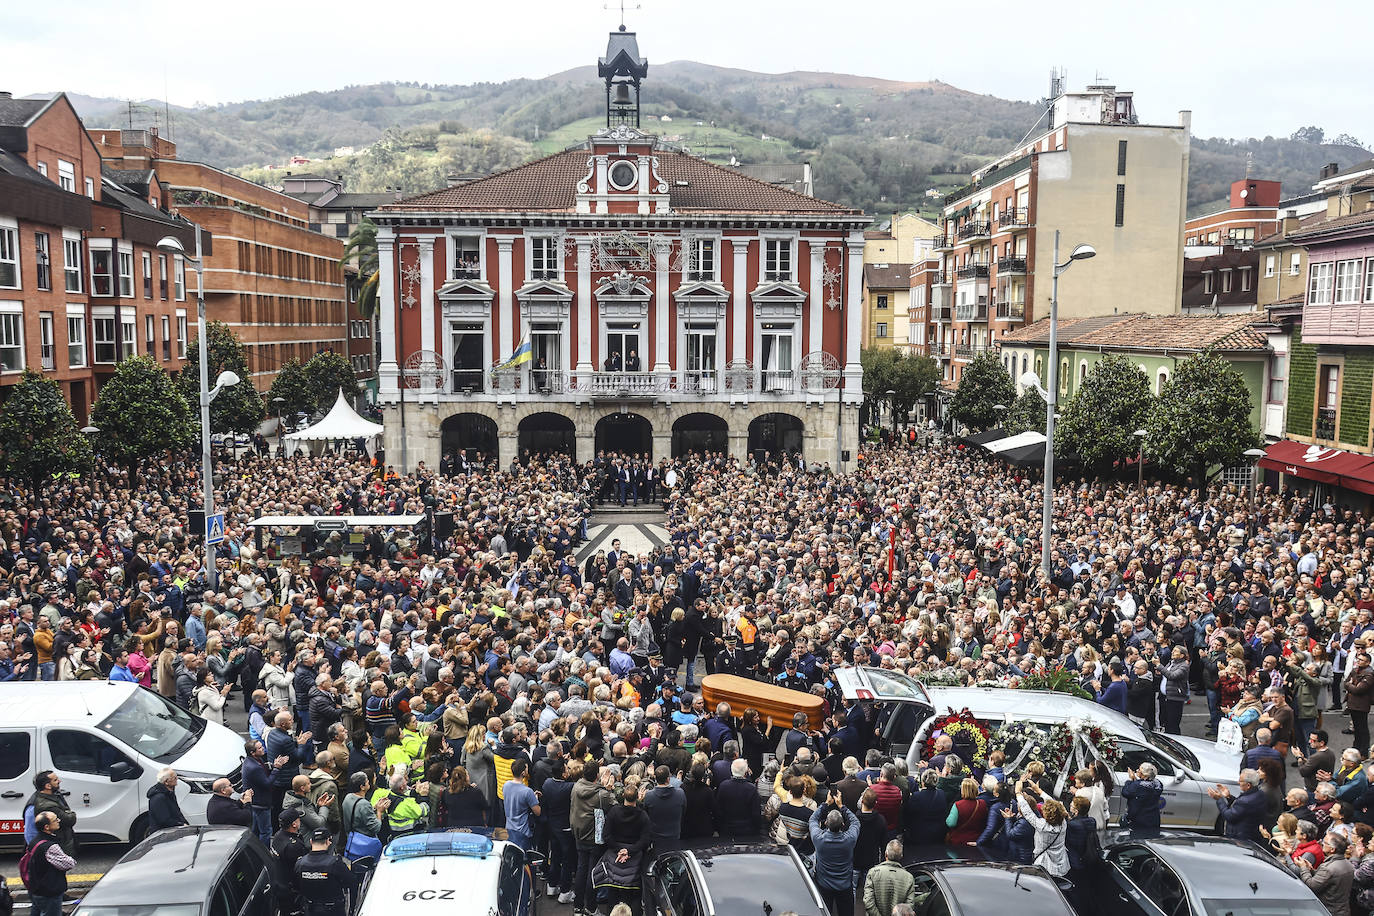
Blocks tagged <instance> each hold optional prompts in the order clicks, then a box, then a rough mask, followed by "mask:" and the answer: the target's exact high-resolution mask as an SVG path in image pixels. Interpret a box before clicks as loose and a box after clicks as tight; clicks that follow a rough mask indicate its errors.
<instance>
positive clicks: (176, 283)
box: [172, 254, 186, 302]
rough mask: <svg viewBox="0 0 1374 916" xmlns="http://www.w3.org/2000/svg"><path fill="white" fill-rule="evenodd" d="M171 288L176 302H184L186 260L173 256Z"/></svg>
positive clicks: (179, 256)
mask: <svg viewBox="0 0 1374 916" xmlns="http://www.w3.org/2000/svg"><path fill="white" fill-rule="evenodd" d="M172 287H173V289H174V290H175V291H176V301H178V302H185V301H186V259H185V258H183V257H182V256H181V255H179V254H178V255H173V265H172Z"/></svg>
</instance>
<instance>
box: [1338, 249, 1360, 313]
mask: <svg viewBox="0 0 1374 916" xmlns="http://www.w3.org/2000/svg"><path fill="white" fill-rule="evenodd" d="M1363 266H1364V265H1363V264H1362V263H1361V262H1360V260H1359V259H1358V258H1346V259H1344V260H1341V261H1337V262H1336V275H1335V281H1334V292H1333V300H1332V301H1334V302H1335V304H1336V305H1354V304H1356V303H1358V302H1359V301H1360V292H1361V290H1360V279H1361V274H1362V273H1363V271H1362V270H1361V268H1362V267H1363Z"/></svg>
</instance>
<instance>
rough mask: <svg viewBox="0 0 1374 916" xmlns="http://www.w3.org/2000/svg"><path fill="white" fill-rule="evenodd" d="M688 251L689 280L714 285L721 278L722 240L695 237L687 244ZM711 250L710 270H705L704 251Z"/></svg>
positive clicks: (712, 236)
mask: <svg viewBox="0 0 1374 916" xmlns="http://www.w3.org/2000/svg"><path fill="white" fill-rule="evenodd" d="M685 244H686V245H688V246H689V247H688V250H687V279H688V280H689V281H691V282H696V283H701V282H707V283H714V282H715V281H716V280H717V279H718V278H719V277H720V239H719V238H718V237H716V236H714V235H694V236H691V237H690V238H688V239H687V240H686V242H685ZM708 247H709V250H710V252H711V254H710V263H711V269H710V270H703V269H702V268H701V262H702V260H703V257H702V255H703V251H705V250H707V249H708Z"/></svg>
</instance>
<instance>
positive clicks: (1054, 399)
mask: <svg viewBox="0 0 1374 916" xmlns="http://www.w3.org/2000/svg"><path fill="white" fill-rule="evenodd" d="M1096 256H1097V249H1095V248H1093V246H1091V245H1076V246H1074V249H1073V251H1072V252H1070V253H1069V259H1068V260H1067V261H1065V262H1064V263H1062V264H1061V263H1059V230H1058V229H1056V230H1054V272H1053V273H1052V274H1051V275H1050V354H1049V360H1050V365H1049V379H1048V382H1049V385H1048V387H1043V386H1041V384H1040V376H1038V375H1036V374H1035V373H1034V372H1026V373H1025V374H1024V375H1022V376H1021V384H1022V385H1024V386H1026V387H1027V388H1034V389H1035V390H1036V391H1037V392H1038V393H1039V395H1040V397H1041V398H1043V399H1044V401H1045V497H1044V506H1043V507H1042V512H1041V515H1042V518H1041V532H1040V568H1041V569H1042V570H1044V572H1045V578H1046V579H1048V578H1049V577H1050V533H1051V531H1052V530H1053V527H1054V421H1055V420H1057V419H1059V414H1058V413H1056V412H1055V411H1056V408H1057V407H1058V401H1059V275H1060V274H1062V273H1063V272H1064V271H1066V270H1068V269H1069V268H1070V267H1072V266H1073V262H1074V261H1086V260H1087V259H1088V258H1092V257H1096Z"/></svg>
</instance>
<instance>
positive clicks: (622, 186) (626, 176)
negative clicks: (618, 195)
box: [608, 159, 639, 191]
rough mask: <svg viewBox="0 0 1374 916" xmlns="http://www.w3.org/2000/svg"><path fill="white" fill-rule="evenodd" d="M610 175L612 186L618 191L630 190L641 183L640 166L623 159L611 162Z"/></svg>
mask: <svg viewBox="0 0 1374 916" xmlns="http://www.w3.org/2000/svg"><path fill="white" fill-rule="evenodd" d="M608 177H609V179H610V182H611V187H613V188H615V189H616V190H617V191H630V190H633V189H634V188H635V186H637V185H638V184H639V167H638V166H636V165H635V163H633V162H630V161H628V160H625V159H622V160H620V161H619V162H613V163H611V168H610V171H609V173H608Z"/></svg>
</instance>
